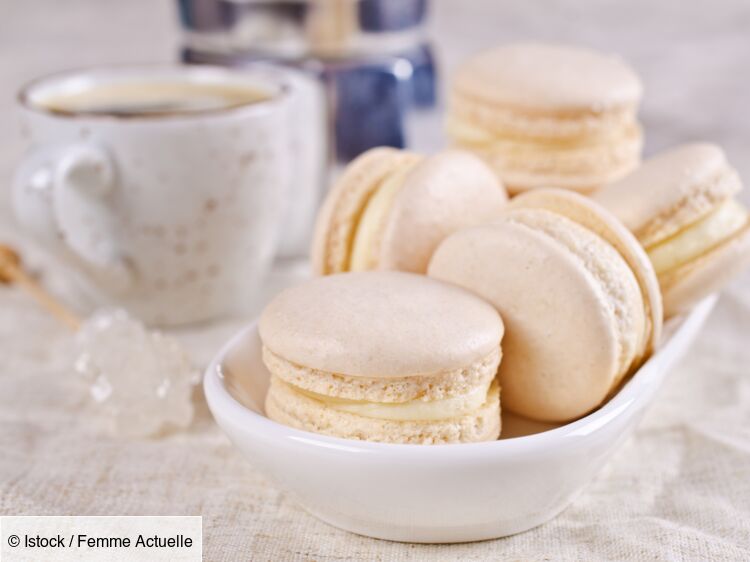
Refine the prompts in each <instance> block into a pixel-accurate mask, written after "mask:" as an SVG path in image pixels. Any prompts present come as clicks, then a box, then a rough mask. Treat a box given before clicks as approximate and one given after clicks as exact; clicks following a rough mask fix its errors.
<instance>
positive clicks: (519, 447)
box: [203, 295, 717, 460]
mask: <svg viewBox="0 0 750 562" xmlns="http://www.w3.org/2000/svg"><path fill="white" fill-rule="evenodd" d="M716 300H717V296H716V295H711V296H709V297H706V298H705V299H703V300H702V301H701V302H700V303H698V304H697V305H696V306H695V307H694V308H693V310H692V311H691V312H690V313H689V314H687V315H686V316H684V317H681V318H679V319H673V320H672V321H671V322H669V324H670V325H671V327H673V329H671V330H670V329H669V328H668V329H667V330H665V332H667V333H669V341H667V342H666V343H665V345H662V347H660V349H659V350H657V351H656V353H654V354H653V355H652V356H651V357H650V358H649V359H648V361H646V362H645V363H644V364H643V365H642V366H641V367H640V368H639V369H638V371H636V372H635V373H634V374H633V375H632V376H631V377H629V379H628V380H627V381H626V382H625V383H624V384H623V385H622V386H621V387H620V389H619V390H618V391H617V393H616V394H615V395H614V396H613V397H612V398H610V399H609V400H608V401H607V402H605V403H604V405H602V406H601V407H599V408H597V409H596V410H594V411H593V412H591V413H589V414H587V415H585V416H583V417H582V418H579V419H577V420H575V421H572V422H570V423H567V424H564V425H561V426H560V427H556V428H554V429H549V430H546V431H542V432H540V433H535V434H532V435H525V436H519V437H510V438H507V439H498V440H494V441H484V442H480V443H450V444H444V445H439V446H424V445H413V444H396V443H379V442H373V441H358V440H354V439H344V438H340V437H332V436H328V435H323V434H319V433H313V432H309V431H304V430H300V429H296V428H293V427H289V426H286V425H283V424H281V423H278V422H275V421H273V420H271V419H269V418H268V417H266V416H265V415H263V414H260V413H258V412H255V411H253V410H251V409H249V408H247V407H246V406H244V405H243V404H242V403H240V402H239V401H238V400H237V399H236V398H234V396H232V394H231V392H230V391H229V390H228V389H227V386H226V384H225V383H224V373H223V368H222V365H223V362H224V360H225V358H226V357H227V355H228V353H229V352H230V351H231V350H232V349H234V348H235V347H236V346H237V345H239V343H240V342H241V341H243V340H244V339H245V338H246V337H247V336H248V335H249V334H250V333H251V332H253V331H255V330H257V324H258V322H257V319H256V320H253V321H252V322H250V323H249V324H248V325H246V326H245V327H243V328H242V329H241V330H240V331H239V332H237V333H236V334H235V335H234V336H232V338H230V339H229V341H227V342H226V343H225V344H224V345H223V346H222V348H221V349H220V350H219V352H218V353H217V354H216V356H215V357H214V358H213V359H212V360H211V362H210V364H209V365H208V367H207V368H206V371H205V376H204V380H203V387H204V393H205V396H206V401H207V402H208V406H209V409H210V410H211V412H212V414H213V415H214V418H216V420H217V423H218V424H219V426H221V427H222V428H223V426H224V422H222V421H221V420H225V421H227V420H232V421H231V423H232V424H233V425H235V426H236V427H239V428H241V431H242V432H244V433H253V434H256V435H257V436H258V437H262V438H263V439H272V440H279V442H287V443H290V442H291V443H293V444H295V445H297V446H303V447H304V446H307V447H313V448H316V449H328V450H336V451H345V452H349V453H358V454H369V455H386V454H399V455H409V456H410V457H412V458H414V459H428V460H429V459H431V460H435V459H436V458H441V459H445V458H452V459H471V458H476V457H478V456H479V457H486V456H487V455H490V454H491V455H493V456H506V455H518V454H533V453H544V454H548V453H549V451H550V449H553V448H555V449H556V448H558V447H560V446H565V447H570V446H571V444H573V443H574V442H576V441H580V440H581V439H582V438H586V437H589V436H591V435H593V434H595V433H597V432H599V431H601V430H602V429H603V428H606V427H608V426H609V424H610V423H611V422H612V421H614V420H616V419H621V418H623V416H625V415H626V414H628V415H633V414H635V413H636V411H637V410H638V409H639V406H643V405H645V403H646V401H645V399H644V397H645V396H647V395H648V391H655V390H656V388H657V387H658V386H659V385H660V384H661V381H662V380H663V379H664V377H665V376H666V371H667V370H668V369H667V368H660V366H659V364H660V363H662V362H663V361H664V360H665V357H666V358H667V360H668V359H670V358H672V359H677V358H679V357H675V352H672V353H670V351H669V350H670V344H671V343H672V342H674V341H675V340H678V339H680V338H681V339H685V338H690V337H691V335H692V334H693V333H694V332H697V330H698V329H699V328H700V326H701V325H702V324H703V322H704V320H705V319H706V318H707V317H708V315H709V313H710V312H711V310H712V309H713V307H714V305H715V303H716ZM677 355H678V356H679V355H680V354H679V353H677ZM457 451H461V454H460V455H457V454H456V452H457Z"/></svg>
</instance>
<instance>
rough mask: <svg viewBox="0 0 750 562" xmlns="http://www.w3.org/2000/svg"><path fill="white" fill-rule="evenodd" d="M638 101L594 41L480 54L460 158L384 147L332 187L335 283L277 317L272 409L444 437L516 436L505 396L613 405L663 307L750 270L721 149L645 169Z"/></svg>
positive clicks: (264, 332)
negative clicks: (505, 428) (504, 414)
mask: <svg viewBox="0 0 750 562" xmlns="http://www.w3.org/2000/svg"><path fill="white" fill-rule="evenodd" d="M640 95H641V85H640V81H639V80H638V78H637V76H636V75H635V74H634V72H633V71H632V70H631V69H630V68H629V67H628V66H627V65H626V64H625V63H623V62H622V61H621V60H620V59H618V58H615V57H611V56H604V55H601V54H598V53H595V52H592V51H589V50H585V49H579V48H571V47H564V46H556V45H543V44H519V45H511V46H505V47H500V48H498V49H495V50H492V51H489V52H487V53H484V54H480V55H478V56H477V57H475V58H473V59H471V60H469V61H468V62H467V63H466V64H465V65H464V66H463V67H462V68H461V69H460V70H459V72H458V74H457V76H456V79H455V81H454V83H453V88H452V97H451V105H450V110H449V116H448V129H449V135H450V136H451V138H452V140H453V141H454V144H457V145H459V146H460V147H461V148H460V149H450V150H445V151H443V152H440V153H438V154H436V155H433V156H429V157H423V156H419V155H416V154H413V153H409V152H406V151H400V150H396V149H391V148H376V149H373V150H370V151H368V152H367V153H365V154H363V155H361V156H360V157H359V158H357V159H355V160H354V161H353V162H352V163H351V164H350V165H349V166H348V167H347V169H346V170H345V171H344V172H343V174H342V175H341V176H340V178H339V180H338V181H337V182H336V183H335V184H334V186H333V187H332V188H331V190H330V191H329V194H328V196H327V198H326V201H325V202H324V204H323V206H322V208H321V211H320V213H319V216H318V220H317V225H316V231H315V235H314V240H313V247H312V260H313V269H314V271H315V273H316V274H317V275H318V276H319V277H316V278H314V279H312V280H310V281H308V282H306V283H303V284H302V285H300V286H297V287H294V288H292V289H288V290H287V291H285V292H283V293H281V294H280V295H279V296H278V297H277V298H276V299H274V300H273V301H272V302H271V303H270V304H269V305H268V307H267V308H266V309H265V311H264V312H263V314H262V317H261V321H260V336H261V340H262V342H263V358H264V362H265V364H266V366H267V367H268V370H269V371H270V373H271V385H270V390H269V392H268V395H267V399H266V413H267V415H268V416H269V417H270V418H271V419H273V420H276V421H278V422H280V423H284V424H287V425H290V426H292V427H296V428H299V429H304V430H308V431H313V432H318V433H323V434H327V435H332V436H337V437H344V438H351V439H363V440H372V441H380V442H387V443H402V444H439V443H469V442H476V441H487V440H494V439H497V437H498V435H499V434H500V430H501V418H500V412H501V407H502V409H504V410H507V411H509V412H513V413H514V414H516V415H519V416H522V417H525V418H528V419H531V420H536V421H541V422H551V423H566V422H569V421H572V420H575V419H577V418H580V417H581V416H584V415H586V414H588V413H590V412H592V411H593V410H595V409H596V408H598V407H599V406H601V405H602V404H603V403H604V402H605V401H606V400H607V399H608V398H609V397H610V396H612V395H613V394H614V393H615V392H616V391H617V390H618V388H619V387H620V386H621V385H622V384H623V382H624V381H626V380H627V378H628V376H630V375H631V374H633V373H634V372H635V371H636V370H637V369H638V368H639V367H640V365H641V364H642V363H643V362H644V361H645V360H647V359H648V357H649V356H650V354H651V353H652V352H653V351H654V350H655V349H656V348H657V347H658V345H659V343H660V338H661V332H662V325H663V322H664V319H665V318H668V317H670V316H672V315H675V314H678V313H682V312H684V311H687V310H689V308H690V307H691V306H692V305H693V304H695V303H696V302H697V301H698V300H700V299H701V298H703V297H705V296H707V295H708V294H710V293H712V292H715V291H718V290H720V289H721V288H722V287H723V286H724V285H725V284H726V283H727V282H728V281H729V280H730V279H731V278H733V277H734V276H735V275H736V274H737V273H739V272H740V271H741V270H742V269H743V268H744V267H746V266H748V265H750V216H749V215H748V211H747V210H746V209H745V208H743V207H742V206H741V205H740V204H739V203H738V202H737V201H736V200H735V195H736V194H737V193H738V191H739V190H740V189H741V187H742V186H741V182H740V179H739V177H738V175H737V173H736V172H735V171H734V170H733V169H732V168H731V166H730V165H729V164H728V162H727V160H726V157H725V156H724V153H723V152H722V151H721V149H720V148H718V147H716V146H714V145H710V144H692V145H685V146H682V147H678V148H676V149H673V150H670V151H667V152H664V153H662V154H659V155H657V156H655V157H653V158H652V159H650V160H647V161H646V162H645V163H644V164H643V165H642V166H640V167H638V165H639V162H640V150H641V143H642V138H641V131H640V126H639V124H638V122H637V119H636V113H637V107H638V103H639V101H640ZM508 193H510V194H511V195H513V197H512V198H510V199H509V195H508ZM589 195H590V196H591V197H589Z"/></svg>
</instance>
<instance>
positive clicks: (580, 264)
mask: <svg viewBox="0 0 750 562" xmlns="http://www.w3.org/2000/svg"><path fill="white" fill-rule="evenodd" d="M428 274H429V275H430V276H432V277H434V278H437V279H440V280H443V281H448V282H451V283H455V284H457V285H459V286H462V287H465V288H467V289H469V290H471V291H473V292H474V293H475V294H477V295H479V296H481V297H483V298H484V299H485V300H487V301H488V302H490V303H492V304H493V305H494V306H495V307H496V308H497V309H498V311H499V312H500V314H501V315H502V317H503V321H504V322H505V325H506V328H507V333H506V337H505V339H504V341H503V363H502V365H501V367H500V371H499V375H498V378H499V382H500V386H501V387H502V389H503V408H505V409H507V410H510V411H513V412H515V413H517V414H520V415H522V416H525V417H527V418H531V419H535V420H540V421H546V422H566V421H570V420H572V419H576V418H578V417H580V416H582V415H584V414H586V413H588V412H590V411H592V410H593V409H595V408H596V407H598V406H599V405H601V404H602V402H603V401H604V400H605V399H606V398H607V396H609V395H610V394H611V393H612V392H614V391H615V390H616V388H617V387H618V385H619V384H620V383H621V382H622V381H623V379H624V378H625V377H626V376H627V375H628V374H630V373H632V372H633V371H634V370H635V369H636V368H637V367H638V366H639V365H640V364H641V363H642V362H643V361H644V360H645V359H646V358H647V357H648V355H649V353H650V352H651V351H652V350H653V349H654V348H655V347H656V346H657V345H658V340H659V338H660V334H661V327H662V311H661V300H660V294H659V287H658V282H657V280H656V275H655V274H654V271H653V269H652V268H651V265H650V263H649V261H648V258H647V257H646V256H645V254H644V252H643V250H642V249H641V248H640V246H639V244H638V242H637V240H636V239H635V238H634V237H633V236H632V235H631V234H630V233H629V232H628V231H627V229H625V228H624V227H623V226H622V225H621V224H619V223H618V221H617V219H615V218H614V217H613V216H612V215H610V214H609V213H607V212H606V211H605V210H604V209H602V208H601V207H600V206H598V205H596V204H595V203H593V202H592V201H590V200H589V199H587V198H585V197H583V196H581V195H578V194H575V193H572V192H567V191H562V190H538V191H534V192H531V193H527V194H524V195H521V196H519V197H517V198H516V199H514V200H513V202H512V203H511V205H510V208H509V209H508V210H507V211H506V213H504V215H503V217H502V218H500V219H497V220H495V221H493V222H491V223H488V224H485V225H482V226H477V227H473V228H469V229H465V230H463V231H461V232H458V233H455V234H453V235H452V236H450V237H448V238H447V239H446V240H445V241H444V242H443V243H442V244H441V245H440V246H439V247H438V249H437V251H436V252H435V254H434V256H433V258H432V261H431V262H430V266H429V270H428Z"/></svg>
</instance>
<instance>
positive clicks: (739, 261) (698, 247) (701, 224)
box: [595, 143, 750, 317]
mask: <svg viewBox="0 0 750 562" xmlns="http://www.w3.org/2000/svg"><path fill="white" fill-rule="evenodd" d="M741 189H742V182H741V181H740V178H739V176H738V175H737V172H736V171H735V170H734V169H733V168H732V167H731V166H730V165H729V163H728V162H727V159H726V156H725V155H724V152H723V151H722V150H721V148H719V147H718V146H716V145H714V144H709V143H694V144H686V145H682V146H679V147H677V148H673V149H671V150H668V151H665V152H662V153H660V154H658V155H656V156H654V157H653V158H650V159H649V160H647V161H646V162H644V163H643V166H641V167H640V168H638V169H637V170H636V171H635V172H633V173H632V174H630V175H629V176H627V177H626V178H623V179H622V180H620V181H619V182H616V183H613V184H612V185H609V186H607V187H606V188H604V189H602V190H601V191H600V192H598V193H597V194H596V196H595V198H596V200H597V201H598V202H599V203H601V204H602V205H604V206H605V207H607V208H608V209H609V210H610V211H611V212H612V213H613V214H615V215H617V216H618V217H619V218H620V219H621V220H622V221H623V223H624V224H625V225H626V226H627V227H628V228H630V229H631V230H632V231H633V232H634V233H635V235H636V237H637V238H638V240H640V242H641V244H643V246H644V247H645V248H646V251H647V252H648V255H649V257H650V259H651V261H652V263H653V264H654V269H655V270H656V273H657V275H658V276H659V282H660V283H661V289H662V293H663V296H664V311H665V313H666V315H667V316H668V317H669V316H673V315H675V314H678V313H680V312H684V311H686V310H688V309H689V308H690V307H691V306H692V305H693V304H695V303H696V302H697V301H698V300H700V299H701V298H703V297H705V296H707V295H709V294H710V293H713V292H715V291H719V290H720V289H721V288H722V287H724V285H726V284H727V283H728V282H729V281H730V280H731V279H732V278H733V277H735V276H736V275H737V274H738V273H740V272H741V271H742V270H743V269H744V268H746V267H748V266H750V216H749V215H748V211H747V209H746V208H744V207H743V206H742V205H741V204H740V203H739V202H738V201H737V200H736V199H735V195H736V194H737V193H738V192H739V191H740V190H741Z"/></svg>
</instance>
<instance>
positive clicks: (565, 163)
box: [467, 127, 643, 194]
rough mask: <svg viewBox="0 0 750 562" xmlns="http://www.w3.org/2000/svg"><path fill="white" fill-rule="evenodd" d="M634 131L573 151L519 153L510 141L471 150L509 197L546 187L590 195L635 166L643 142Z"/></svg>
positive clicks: (532, 148)
mask: <svg viewBox="0 0 750 562" xmlns="http://www.w3.org/2000/svg"><path fill="white" fill-rule="evenodd" d="M634 131H635V132H634V133H633V134H632V135H629V136H624V137H622V138H621V139H617V140H614V141H612V142H611V143H601V144H591V145H583V146H580V147H572V148H561V149H559V148H558V149H556V148H554V147H549V146H545V145H544V144H541V143H540V144H538V145H536V146H525V145H524V146H523V150H522V151H521V152H519V151H518V150H517V147H516V146H515V143H514V141H512V140H509V141H503V142H496V143H494V144H490V145H488V146H486V147H483V146H479V147H471V148H472V150H473V151H474V152H476V153H477V154H478V155H480V156H481V157H482V159H483V160H484V161H485V162H487V164H488V165H489V166H490V167H491V168H492V169H494V170H495V173H496V174H497V175H498V176H499V177H501V178H502V179H503V181H504V182H505V184H506V185H507V187H508V190H509V191H510V192H511V193H512V194H517V193H522V192H524V191H528V190H532V189H537V188H540V187H546V186H557V187H563V188H566V189H571V190H574V191H578V192H581V193H592V192H594V191H596V190H597V189H599V188H601V187H602V186H603V185H606V184H608V183H610V182H613V181H616V180H618V179H620V178H622V177H623V176H625V175H626V174H628V173H629V172H631V171H632V170H633V169H634V168H636V167H637V166H638V164H639V162H640V157H641V148H642V144H643V142H642V136H641V132H640V129H639V128H637V127H636V128H634ZM467 148H469V147H467Z"/></svg>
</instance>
